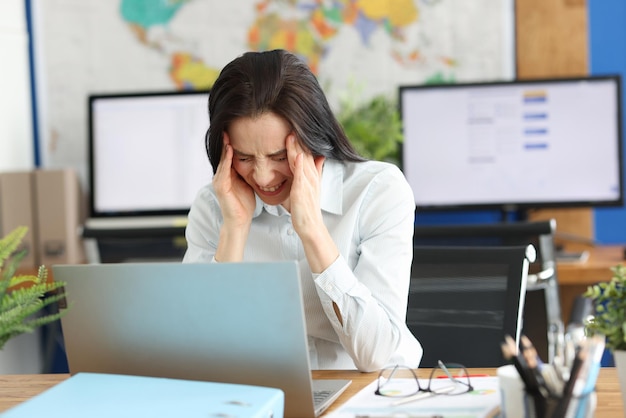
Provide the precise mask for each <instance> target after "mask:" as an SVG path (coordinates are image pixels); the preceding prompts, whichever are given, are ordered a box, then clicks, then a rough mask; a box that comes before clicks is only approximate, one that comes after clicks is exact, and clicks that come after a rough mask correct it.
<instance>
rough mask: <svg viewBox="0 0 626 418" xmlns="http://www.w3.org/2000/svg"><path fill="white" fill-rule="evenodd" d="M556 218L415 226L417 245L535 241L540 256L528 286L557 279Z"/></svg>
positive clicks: (505, 243)
mask: <svg viewBox="0 0 626 418" xmlns="http://www.w3.org/2000/svg"><path fill="white" fill-rule="evenodd" d="M555 234H556V220H554V219H550V220H546V221H531V222H499V223H478V224H445V225H416V226H415V231H414V235H413V242H414V244H415V245H466V246H475V245H480V246H501V245H528V244H533V245H534V246H535V248H536V249H537V259H536V262H535V263H533V265H531V266H530V270H529V271H530V273H531V275H530V276H529V278H528V279H529V283H528V285H529V287H530V288H532V287H533V286H537V285H541V284H542V283H544V282H546V281H548V280H551V279H556V248H555V244H554V236H555Z"/></svg>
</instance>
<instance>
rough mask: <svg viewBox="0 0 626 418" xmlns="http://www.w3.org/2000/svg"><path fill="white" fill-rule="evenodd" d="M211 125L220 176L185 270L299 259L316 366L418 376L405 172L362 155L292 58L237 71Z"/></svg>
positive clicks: (195, 218)
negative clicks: (411, 325) (407, 370)
mask: <svg viewBox="0 0 626 418" xmlns="http://www.w3.org/2000/svg"><path fill="white" fill-rule="evenodd" d="M209 117H210V128H209V131H208V132H207V137H206V147H207V153H208V156H209V159H210V161H211V164H212V166H213V170H214V177H213V182H212V184H209V185H207V186H206V187H204V188H203V189H202V190H200V192H199V194H198V196H197V198H196V200H195V201H194V203H193V205H192V207H191V210H190V212H189V223H188V226H187V230H186V238H187V243H188V249H187V252H186V254H185V257H184V260H183V261H184V262H236V261H282V260H297V261H298V263H299V268H300V273H301V280H302V288H303V299H304V304H305V317H306V322H307V332H308V335H309V351H310V358H311V367H312V368H313V369H354V368H355V367H356V368H357V369H359V370H361V371H373V370H377V369H380V368H382V367H384V366H386V365H388V364H395V363H403V364H406V365H408V366H411V367H417V366H418V364H419V361H420V359H421V356H422V348H421V346H420V344H419V343H418V342H417V340H416V339H415V338H414V337H413V335H412V334H411V333H410V331H409V330H408V328H407V327H406V325H405V319H406V306H407V305H406V304H407V295H408V286H409V276H410V267H411V260H412V255H413V223H414V210H415V203H414V198H413V194H412V192H411V189H410V187H409V186H408V184H407V182H406V181H405V179H404V176H403V175H402V173H401V172H400V170H399V169H398V168H397V167H395V166H394V165H392V164H388V163H383V162H375V161H365V160H364V159H363V158H362V157H360V156H359V155H358V154H357V153H356V152H355V150H354V149H353V147H352V146H351V144H350V142H349V140H348V139H347V137H346V136H345V134H344V132H343V130H342V128H341V126H340V125H339V123H338V122H337V120H336V119H335V117H334V115H333V113H332V111H331V110H330V106H329V104H328V102H327V100H326V97H325V96H324V93H323V91H322V89H321V88H320V86H319V84H318V82H317V79H316V78H315V76H314V75H313V74H312V73H311V71H310V70H309V68H308V67H307V66H306V64H304V63H303V62H302V61H300V60H299V59H298V58H297V57H296V56H295V55H293V54H291V53H288V52H286V51H283V50H275V51H268V52H258V53H257V52H248V53H245V54H244V55H242V56H241V57H238V58H236V59H235V60H233V61H232V62H231V63H229V64H228V65H226V67H224V69H223V70H222V72H221V73H220V75H219V77H218V79H217V80H216V82H215V84H214V85H213V87H212V89H211V93H210V95H209Z"/></svg>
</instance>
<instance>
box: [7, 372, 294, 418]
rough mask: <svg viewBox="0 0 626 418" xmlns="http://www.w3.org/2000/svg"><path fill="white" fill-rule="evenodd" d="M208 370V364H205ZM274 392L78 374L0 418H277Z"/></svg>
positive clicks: (279, 405)
mask: <svg viewBox="0 0 626 418" xmlns="http://www.w3.org/2000/svg"><path fill="white" fill-rule="evenodd" d="M207 367H210V365H207ZM284 404H285V397H284V393H283V391H282V390H280V389H275V388H268V387H261V386H249V385H238V384H233V383H217V382H203V381H193V380H180V379H167V378H160V377H145V376H128V375H119V374H103V373H78V374H75V375H73V376H72V377H70V378H69V379H67V380H64V381H63V382H61V383H59V384H57V385H55V386H53V387H52V388H50V389H48V390H46V391H45V392H43V393H41V394H39V395H37V396H35V397H33V398H31V399H29V400H28V401H26V402H24V403H22V404H20V405H17V406H15V407H13V408H11V409H9V410H8V411H6V412H5V413H4V414H3V415H2V417H3V418H26V417H28V418H32V417H46V418H55V417H59V418H84V417H90V418H110V417H116V418H122V417H129V418H131V417H132V418H136V417H151V418H166V417H167V418H170V417H182V416H184V417H185V418H195V417H198V418H200V417H202V418H207V417H254V418H256V417H259V418H261V417H263V418H267V417H274V418H282V417H283V412H284Z"/></svg>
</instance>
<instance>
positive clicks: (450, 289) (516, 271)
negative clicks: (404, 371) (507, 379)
mask: <svg viewBox="0 0 626 418" xmlns="http://www.w3.org/2000/svg"><path fill="white" fill-rule="evenodd" d="M535 256H536V254H535V249H534V247H533V246H532V245H528V246H496V247H494V246H490V247H485V246H482V247H480V246H471V247H463V246H415V247H414V254H413V265H412V269H411V284H410V290H409V298H408V310H407V325H408V327H409V329H410V330H411V332H412V333H413V334H414V335H415V337H416V338H417V339H418V340H419V341H420V343H421V344H422V346H423V348H424V355H423V357H422V363H421V366H423V367H433V366H435V365H436V364H437V360H442V361H444V362H455V363H461V364H463V365H464V366H466V367H498V366H501V365H503V364H505V360H504V358H503V356H502V352H501V346H500V345H501V343H502V342H503V341H504V337H505V336H506V335H510V336H511V337H513V338H514V339H515V340H516V342H517V343H519V338H520V331H521V322H522V311H523V308H524V301H525V294H526V282H527V276H528V266H529V263H530V262H532V261H534V259H535Z"/></svg>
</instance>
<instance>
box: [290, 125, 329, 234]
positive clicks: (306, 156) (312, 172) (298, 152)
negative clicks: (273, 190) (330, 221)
mask: <svg viewBox="0 0 626 418" xmlns="http://www.w3.org/2000/svg"><path fill="white" fill-rule="evenodd" d="M287 159H288V160H289V168H290V169H291V172H292V173H293V183H292V185H291V193H290V195H289V202H290V206H291V207H290V209H291V222H292V224H293V227H294V229H295V230H296V232H297V233H298V235H299V236H300V237H301V238H303V237H304V236H307V235H309V234H310V233H312V232H314V231H315V230H316V229H319V228H320V227H324V224H323V220H322V211H321V209H320V189H321V186H320V183H321V180H322V166H323V165H324V157H321V156H320V157H316V158H314V157H313V155H311V154H310V153H308V152H305V151H304V150H303V149H302V147H301V146H300V144H298V142H297V141H296V139H295V136H294V135H293V134H291V135H289V136H288V137H287ZM303 239H304V238H303Z"/></svg>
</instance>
